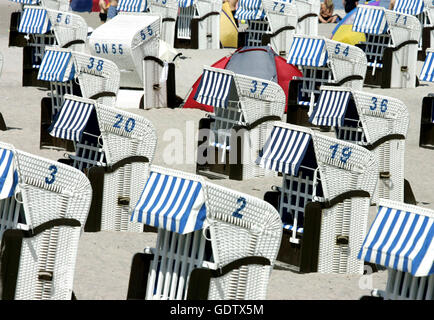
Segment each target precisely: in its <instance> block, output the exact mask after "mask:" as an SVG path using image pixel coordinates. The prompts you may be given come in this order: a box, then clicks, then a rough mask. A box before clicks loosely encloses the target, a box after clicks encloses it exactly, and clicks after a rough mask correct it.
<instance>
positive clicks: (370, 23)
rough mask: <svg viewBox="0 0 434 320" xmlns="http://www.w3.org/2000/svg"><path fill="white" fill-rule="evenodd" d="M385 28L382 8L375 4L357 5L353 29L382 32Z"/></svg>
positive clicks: (374, 32)
mask: <svg viewBox="0 0 434 320" xmlns="http://www.w3.org/2000/svg"><path fill="white" fill-rule="evenodd" d="M387 28H388V26H387V22H386V18H385V15H384V8H381V7H375V6H367V7H365V6H362V7H357V11H356V17H355V18H354V23H353V31H356V32H362V33H369V34H384V33H386V32H387Z"/></svg>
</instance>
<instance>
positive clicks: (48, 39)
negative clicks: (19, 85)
mask: <svg viewBox="0 0 434 320" xmlns="http://www.w3.org/2000/svg"><path fill="white" fill-rule="evenodd" d="M18 31H19V32H21V33H25V34H27V37H28V38H29V42H28V45H27V46H25V47H24V49H23V86H46V85H47V83H44V82H41V81H38V80H37V75H38V71H39V70H38V69H39V68H40V65H41V62H42V58H43V56H44V52H45V48H46V46H54V45H55V46H60V47H62V48H70V49H72V50H75V51H83V50H84V48H85V42H86V38H87V24H86V21H85V20H84V19H83V18H82V17H81V16H79V15H77V14H73V13H70V12H65V11H59V10H54V9H49V8H45V7H41V6H24V12H23V15H22V19H21V20H20V25H19V28H18Z"/></svg>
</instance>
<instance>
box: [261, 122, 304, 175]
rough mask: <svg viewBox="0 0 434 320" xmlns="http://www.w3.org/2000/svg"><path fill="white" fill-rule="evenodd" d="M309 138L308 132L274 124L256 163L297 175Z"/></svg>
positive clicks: (263, 166)
mask: <svg viewBox="0 0 434 320" xmlns="http://www.w3.org/2000/svg"><path fill="white" fill-rule="evenodd" d="M310 140H311V136H310V134H308V133H305V132H301V131H295V130H291V129H287V128H283V127H278V126H275V127H274V128H273V131H272V132H271V136H270V137H269V138H268V139H267V142H266V143H265V145H264V148H263V149H262V150H261V151H260V153H259V157H258V159H256V164H258V165H259V166H260V167H261V168H264V169H269V170H273V171H277V172H281V173H286V174H289V175H293V176H297V175H298V170H299V168H300V164H301V162H302V161H303V158H304V156H305V154H306V151H307V148H308V147H309V143H310Z"/></svg>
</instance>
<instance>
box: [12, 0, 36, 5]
mask: <svg viewBox="0 0 434 320" xmlns="http://www.w3.org/2000/svg"><path fill="white" fill-rule="evenodd" d="M9 1H12V2H16V3H21V4H38V3H39V2H40V0H9Z"/></svg>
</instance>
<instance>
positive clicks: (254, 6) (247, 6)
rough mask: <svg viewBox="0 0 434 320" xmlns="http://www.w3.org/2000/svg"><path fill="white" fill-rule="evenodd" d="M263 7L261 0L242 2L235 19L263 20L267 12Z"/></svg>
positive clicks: (245, 0) (242, 0) (243, 0)
mask: <svg viewBox="0 0 434 320" xmlns="http://www.w3.org/2000/svg"><path fill="white" fill-rule="evenodd" d="M261 7H262V2H261V0H240V1H239V2H238V8H237V10H236V11H235V19H238V20H261V19H263V18H264V17H265V11H264V9H262V8H261Z"/></svg>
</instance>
